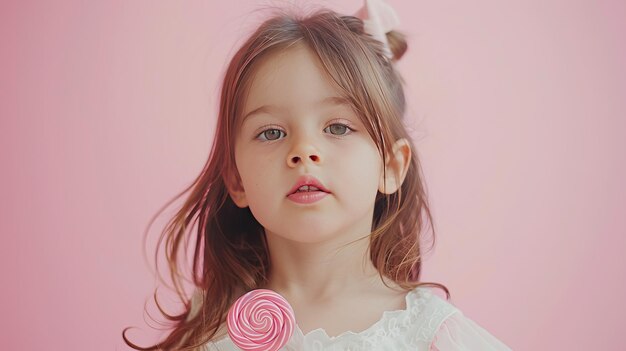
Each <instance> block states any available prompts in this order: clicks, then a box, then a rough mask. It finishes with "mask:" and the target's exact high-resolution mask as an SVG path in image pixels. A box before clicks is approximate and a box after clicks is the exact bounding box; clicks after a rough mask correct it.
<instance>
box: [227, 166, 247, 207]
mask: <svg viewBox="0 0 626 351" xmlns="http://www.w3.org/2000/svg"><path fill="white" fill-rule="evenodd" d="M232 174H233V173H232V172H229V175H228V176H226V177H225V178H224V183H225V185H226V189H227V190H228V194H229V195H230V198H231V199H232V200H233V202H234V203H235V205H237V207H239V208H246V207H248V200H247V199H246V191H245V190H244V188H243V186H242V185H241V179H240V178H239V174H238V173H237V172H235V175H234V176H233V175H232Z"/></svg>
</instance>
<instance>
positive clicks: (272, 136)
mask: <svg viewBox="0 0 626 351" xmlns="http://www.w3.org/2000/svg"><path fill="white" fill-rule="evenodd" d="M280 133H283V134H284V133H285V132H283V131H282V130H280V129H276V128H272V129H266V130H264V131H262V132H261V133H260V134H259V136H264V137H265V138H266V140H267V141H272V140H277V139H278V137H280Z"/></svg>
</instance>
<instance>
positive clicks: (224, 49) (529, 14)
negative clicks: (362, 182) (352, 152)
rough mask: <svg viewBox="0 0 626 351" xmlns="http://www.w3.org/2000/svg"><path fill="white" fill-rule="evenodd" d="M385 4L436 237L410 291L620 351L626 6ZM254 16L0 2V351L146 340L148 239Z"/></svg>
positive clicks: (533, 339)
mask: <svg viewBox="0 0 626 351" xmlns="http://www.w3.org/2000/svg"><path fill="white" fill-rule="evenodd" d="M388 2H389V3H390V4H392V5H393V6H394V7H395V8H396V10H397V11H398V13H399V14H400V19H401V20H402V22H403V23H402V25H401V27H400V28H399V29H400V30H402V31H404V32H405V33H406V34H407V35H408V36H409V51H408V52H407V54H406V56H405V58H404V59H403V60H402V61H401V62H400V64H399V68H400V70H401V73H402V74H403V75H404V77H405V78H406V80H407V87H406V93H407V100H408V102H409V111H408V116H407V118H408V120H409V122H410V123H411V125H412V127H413V128H414V130H415V132H414V133H413V134H414V136H415V138H416V145H417V148H418V150H417V152H419V154H420V156H421V158H422V162H423V166H424V171H425V173H426V176H427V185H428V189H429V193H430V197H431V201H432V206H433V211H434V216H435V221H436V222H435V225H436V230H437V233H436V234H437V242H436V246H435V249H434V250H433V251H431V252H429V253H428V254H427V255H426V261H425V263H424V275H423V279H424V280H427V281H437V282H441V283H444V284H445V285H447V286H448V287H449V288H450V289H451V291H452V294H453V302H454V303H455V304H456V305H457V306H458V307H459V308H460V309H461V310H462V311H463V312H464V313H465V314H466V315H467V316H468V317H470V318H471V319H473V320H475V321H476V322H477V323H479V324H480V325H481V326H483V327H484V328H485V329H487V330H488V331H490V332H491V333H492V334H494V335H495V336H496V337H498V338H499V339H501V340H502V341H504V342H505V343H506V344H508V345H509V346H511V347H512V348H513V349H519V350H554V349H560V350H585V349H603V350H609V349H612V350H618V349H621V348H622V346H621V345H623V341H622V340H621V339H622V337H623V331H622V330H621V329H623V326H624V323H623V319H624V317H623V316H624V315H625V313H626V307H625V304H624V303H623V302H622V301H621V299H622V298H623V297H624V296H626V282H625V280H626V274H625V273H626V272H624V267H626V258H625V257H626V254H625V253H624V248H625V247H626V239H625V235H624V234H626V224H625V221H624V217H625V214H626V212H625V208H626V189H625V186H624V180H625V179H626V166H625V162H624V161H625V160H624V158H625V156H624V150H625V149H626V142H625V141H624V137H625V136H626V135H625V131H626V122H625V120H624V117H625V116H624V115H625V114H624V113H625V112H626V66H625V65H624V62H626V45H625V43H626V38H625V35H624V33H626V25H624V23H625V18H626V2H624V1H591V0H588V1H565V0H562V1H557V0H547V1H546V0H542V1H538V0H535V1H514V2H513V1H507V2H502V1H487V0H478V1H474V2H472V4H471V5H470V4H467V3H465V2H459V1H448V0H442V1H421V0H420V1H400V0H388ZM213 3H214V5H211V4H213ZM264 3H265V4H269V3H270V2H269V1H266V2H264ZM273 3H274V4H277V5H280V4H283V3H285V2H281V1H274V2H273ZM298 3H301V4H304V6H307V5H306V2H304V1H298ZM260 4H261V3H258V2H256V1H242V0H229V1H215V2H209V1H186V2H173V1H172V2H165V1H152V0H151V1H99V2H96V1H92V2H84V1H54V2H52V1H39V2H38V3H35V2H31V1H20V2H17V1H15V2H9V1H3V2H2V3H1V4H0V45H2V50H1V51H0V67H1V68H2V72H1V73H2V78H1V79H0V94H1V100H0V101H1V102H0V108H1V110H0V114H1V120H0V121H1V122H0V161H1V165H2V166H1V169H2V172H1V173H0V174H1V180H2V181H1V183H0V184H1V188H0V195H1V197H0V198H1V199H2V200H1V204H2V208H1V213H2V220H1V221H0V233H1V234H2V238H3V240H2V244H1V245H0V260H1V262H0V263H1V267H2V268H1V269H2V272H1V273H2V282H3V283H2V285H3V288H2V293H1V294H2V295H1V299H0V304H1V306H0V307H1V308H2V311H3V315H4V316H3V319H4V321H5V322H3V325H4V326H3V327H2V328H0V330H1V331H0V333H1V334H2V335H1V336H0V340H2V345H3V349H10V350H127V349H128V348H127V347H126V346H125V345H124V343H123V341H122V339H121V331H122V329H123V328H124V327H126V326H137V327H139V329H134V330H131V332H130V333H129V336H130V337H131V338H132V339H133V340H135V341H137V342H140V343H143V345H146V344H147V343H148V342H154V341H156V340H157V338H158V337H159V336H160V335H161V333H160V332H157V331H155V330H153V329H151V328H150V327H149V325H147V324H146V322H145V321H144V317H146V319H149V318H148V317H147V316H144V312H143V308H144V303H146V301H147V303H148V310H149V311H150V313H152V314H153V316H155V317H157V318H158V317H159V316H158V314H156V312H155V308H154V303H153V302H152V301H151V300H150V298H151V294H152V291H153V288H154V287H155V279H154V277H153V275H152V273H151V270H150V268H149V266H148V265H147V263H146V262H145V260H144V257H143V256H142V237H143V232H144V230H145V229H146V228H147V225H148V222H149V220H150V218H151V216H153V215H155V214H156V212H157V210H158V209H159V208H160V207H161V206H163V205H165V203H166V201H168V200H169V199H171V198H172V197H173V196H174V195H176V194H177V193H178V192H179V191H181V190H182V189H183V187H186V186H187V185H188V184H189V183H190V182H191V181H192V180H193V179H194V177H195V176H196V175H197V174H198V172H199V171H200V170H201V168H202V166H203V164H204V162H205V159H206V157H207V156H208V153H209V148H210V145H211V141H212V140H211V138H212V134H213V130H214V125H215V114H216V111H217V104H216V100H217V94H218V91H219V83H220V81H219V80H220V78H221V76H222V73H223V70H224V67H225V65H226V60H227V59H228V58H229V57H230V56H231V55H232V54H233V52H234V50H235V48H236V47H237V46H238V45H239V44H240V43H241V41H242V40H243V38H244V37H245V36H246V35H247V33H249V32H250V30H252V29H253V28H254V27H255V26H256V25H257V24H258V20H257V17H258V16H257V15H256V14H254V13H253V10H254V9H256V8H258V7H259V5H260ZM326 4H330V5H329V6H331V7H332V8H333V9H335V10H338V11H340V12H343V13H353V12H354V11H356V9H357V8H358V7H359V6H360V5H361V2H360V1H357V0H350V1H348V0H345V1H333V2H330V1H327V2H326ZM176 204H180V201H179V202H176ZM173 212H174V207H172V206H170V207H169V208H168V210H166V211H165V213H164V214H162V215H161V216H160V217H159V220H157V222H156V224H155V225H154V226H153V227H151V228H150V236H149V240H148V241H149V245H148V259H150V260H151V259H152V257H153V252H152V251H151V250H152V248H153V246H154V245H153V244H154V242H155V240H154V239H155V238H156V237H157V236H158V234H159V233H160V230H161V229H162V226H163V224H164V223H165V220H166V219H169V216H170V215H171V214H173ZM150 262H152V261H150ZM163 268H164V267H163ZM162 290H163V289H162ZM163 292H165V291H163ZM164 296H165V297H164V303H165V304H166V305H167V306H170V307H172V308H175V309H176V308H179V307H180V306H179V305H177V304H174V303H172V302H173V301H174V300H173V296H172V295H171V294H165V295H164ZM159 320H160V319H159ZM149 322H150V321H149ZM150 324H151V325H155V323H154V322H150Z"/></svg>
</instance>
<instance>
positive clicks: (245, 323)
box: [227, 289, 296, 351]
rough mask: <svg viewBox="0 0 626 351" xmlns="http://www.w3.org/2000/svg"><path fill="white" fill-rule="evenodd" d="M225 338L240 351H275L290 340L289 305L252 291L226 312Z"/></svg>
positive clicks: (263, 291) (263, 292)
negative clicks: (228, 337)
mask: <svg viewBox="0 0 626 351" xmlns="http://www.w3.org/2000/svg"><path fill="white" fill-rule="evenodd" d="M227 324H228V335H230V338H231V340H232V341H233V343H235V345H237V346H238V347H239V348H240V349H242V350H244V351H276V350H278V349H280V348H281V347H283V346H284V345H285V344H287V342H288V341H289V339H290V338H291V336H292V334H293V332H294V329H295V324H296V322H295V316H294V313H293V309H292V308H291V306H290V305H289V302H287V300H285V298H283V297H282V296H280V295H279V294H278V293H276V292H274V291H272V290H267V289H257V290H252V291H250V292H248V293H246V294H245V295H243V296H242V297H240V298H239V299H237V301H235V303H234V304H233V305H232V306H231V307H230V309H229V310H228V318H227Z"/></svg>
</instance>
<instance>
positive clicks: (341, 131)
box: [326, 123, 352, 136]
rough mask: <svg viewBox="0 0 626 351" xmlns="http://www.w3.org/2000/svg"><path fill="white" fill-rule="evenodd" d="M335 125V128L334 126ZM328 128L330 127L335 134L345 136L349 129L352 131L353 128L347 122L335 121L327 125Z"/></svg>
mask: <svg viewBox="0 0 626 351" xmlns="http://www.w3.org/2000/svg"><path fill="white" fill-rule="evenodd" d="M333 127H334V128H333ZM326 129H330V133H331V134H333V135H339V136H343V135H346V134H347V133H348V131H352V128H350V127H348V126H347V125H345V124H341V123H334V124H331V125H329V126H328V127H326Z"/></svg>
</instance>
